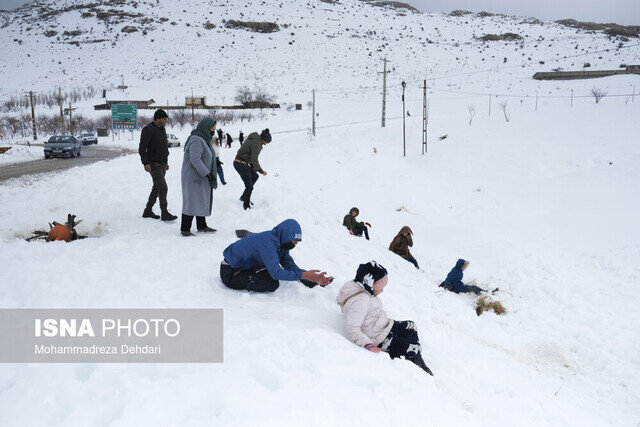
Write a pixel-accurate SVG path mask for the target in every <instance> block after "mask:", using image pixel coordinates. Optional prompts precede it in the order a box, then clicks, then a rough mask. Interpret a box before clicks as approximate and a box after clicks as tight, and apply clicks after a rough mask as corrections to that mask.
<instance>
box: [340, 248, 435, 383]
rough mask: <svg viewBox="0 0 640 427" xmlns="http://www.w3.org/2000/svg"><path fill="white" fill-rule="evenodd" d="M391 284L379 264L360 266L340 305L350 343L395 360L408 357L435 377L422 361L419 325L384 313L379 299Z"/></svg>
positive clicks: (341, 293) (343, 293)
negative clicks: (387, 355)
mask: <svg viewBox="0 0 640 427" xmlns="http://www.w3.org/2000/svg"><path fill="white" fill-rule="evenodd" d="M388 281H389V276H387V270H386V269H385V268H384V267H383V266H381V265H380V264H378V263H377V262H375V261H369V262H368V263H366V264H360V266H359V267H358V271H357V273H356V278H355V279H354V280H351V281H349V282H347V283H345V284H344V285H343V286H342V289H340V293H339V294H338V297H337V302H338V305H340V309H341V310H342V313H344V314H345V316H346V323H347V334H348V335H349V339H351V341H353V342H354V343H356V344H357V345H359V346H360V347H364V348H366V349H367V350H369V351H372V352H374V353H380V352H381V351H384V352H386V353H388V354H389V356H390V357H391V358H392V359H394V358H396V357H401V356H404V358H405V359H407V360H409V361H411V362H413V363H415V364H416V365H418V366H419V367H420V368H422V369H423V370H424V371H425V372H427V373H428V374H429V375H433V373H432V372H431V370H430V369H429V368H428V367H427V365H426V364H425V363H424V360H422V355H421V351H422V349H421V346H420V341H419V339H418V329H417V328H416V325H415V323H413V322H412V321H410V320H405V321H397V320H392V319H389V318H388V317H387V313H385V311H384V310H383V309H382V302H381V301H380V299H379V298H378V295H380V293H381V292H382V291H383V289H384V287H385V286H386V285H387V282H388Z"/></svg>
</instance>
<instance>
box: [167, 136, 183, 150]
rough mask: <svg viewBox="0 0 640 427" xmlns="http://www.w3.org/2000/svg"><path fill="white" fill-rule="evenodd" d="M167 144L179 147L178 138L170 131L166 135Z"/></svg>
mask: <svg viewBox="0 0 640 427" xmlns="http://www.w3.org/2000/svg"><path fill="white" fill-rule="evenodd" d="M167 145H168V146H169V147H180V140H179V139H178V137H177V136H175V135H174V134H172V133H170V134H168V135H167Z"/></svg>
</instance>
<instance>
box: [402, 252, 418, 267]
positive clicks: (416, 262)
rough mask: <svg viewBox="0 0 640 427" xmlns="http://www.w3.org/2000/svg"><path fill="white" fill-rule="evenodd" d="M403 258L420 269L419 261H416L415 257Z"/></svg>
mask: <svg viewBox="0 0 640 427" xmlns="http://www.w3.org/2000/svg"><path fill="white" fill-rule="evenodd" d="M402 258H404V259H406V260H407V261H409V262H410V263H411V264H413V265H415V266H416V268H420V267H418V261H416V259H415V258H414V257H413V255H408V256H403V257H402Z"/></svg>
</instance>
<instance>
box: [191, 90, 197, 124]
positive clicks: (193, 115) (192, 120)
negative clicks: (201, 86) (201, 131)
mask: <svg viewBox="0 0 640 427" xmlns="http://www.w3.org/2000/svg"><path fill="white" fill-rule="evenodd" d="M193 104H195V99H193V88H191V126H193V124H194V123H195V121H196V119H195V114H194V112H193V107H194V105H193Z"/></svg>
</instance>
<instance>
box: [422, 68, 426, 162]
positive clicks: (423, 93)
mask: <svg viewBox="0 0 640 427" xmlns="http://www.w3.org/2000/svg"><path fill="white" fill-rule="evenodd" d="M426 152H427V80H424V84H423V86H422V154H423V155H424V153H426Z"/></svg>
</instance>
